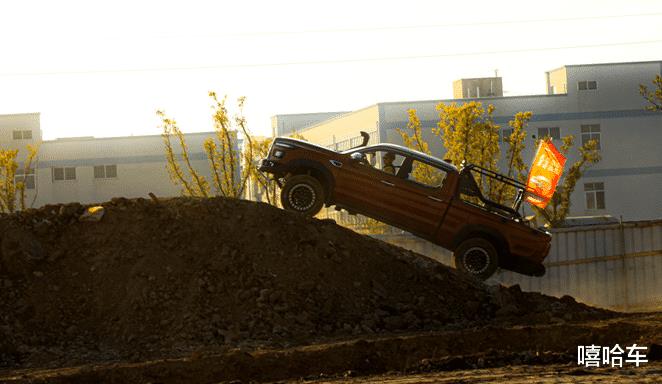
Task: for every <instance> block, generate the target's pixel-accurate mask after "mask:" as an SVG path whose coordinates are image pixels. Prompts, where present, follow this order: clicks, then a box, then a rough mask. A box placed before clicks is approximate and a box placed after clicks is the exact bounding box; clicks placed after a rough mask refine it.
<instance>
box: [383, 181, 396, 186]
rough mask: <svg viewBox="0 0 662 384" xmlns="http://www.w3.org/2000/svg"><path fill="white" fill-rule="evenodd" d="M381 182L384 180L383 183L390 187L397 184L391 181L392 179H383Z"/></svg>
mask: <svg viewBox="0 0 662 384" xmlns="http://www.w3.org/2000/svg"><path fill="white" fill-rule="evenodd" d="M381 182H382V184H386V185H388V186H389V187H393V186H395V184H393V183H391V182H390V181H386V180H381Z"/></svg>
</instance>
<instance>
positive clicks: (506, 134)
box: [501, 128, 513, 143]
mask: <svg viewBox="0 0 662 384" xmlns="http://www.w3.org/2000/svg"><path fill="white" fill-rule="evenodd" d="M512 134H513V129H512V128H504V129H502V130H501V142H502V143H507V142H508V139H510V136H511V135H512Z"/></svg>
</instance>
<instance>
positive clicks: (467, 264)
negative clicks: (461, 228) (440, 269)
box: [453, 237, 499, 280]
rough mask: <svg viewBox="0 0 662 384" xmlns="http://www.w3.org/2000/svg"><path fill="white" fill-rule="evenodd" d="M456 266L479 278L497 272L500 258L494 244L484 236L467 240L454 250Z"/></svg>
mask: <svg viewBox="0 0 662 384" xmlns="http://www.w3.org/2000/svg"><path fill="white" fill-rule="evenodd" d="M453 259H454V261H455V268H457V269H458V270H460V271H462V272H464V273H466V274H468V275H470V276H473V277H475V278H477V279H479V280H487V279H488V278H489V277H490V276H492V275H493V274H494V272H496V270H497V267H498V266H499V258H498V254H497V251H496V249H495V248H494V245H492V243H491V242H490V241H488V240H486V239H483V238H482V237H474V238H471V239H468V240H465V241H463V242H462V244H460V246H458V247H457V248H456V249H455V251H454V252H453Z"/></svg>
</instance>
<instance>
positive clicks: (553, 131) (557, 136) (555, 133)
mask: <svg viewBox="0 0 662 384" xmlns="http://www.w3.org/2000/svg"><path fill="white" fill-rule="evenodd" d="M538 137H539V138H541V139H542V138H543V137H549V138H551V139H552V140H561V129H560V128H559V127H549V128H538Z"/></svg>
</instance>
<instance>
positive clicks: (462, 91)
mask: <svg viewBox="0 0 662 384" xmlns="http://www.w3.org/2000/svg"><path fill="white" fill-rule="evenodd" d="M490 96H503V83H502V80H501V78H500V77H481V78H476V79H460V80H455V81H454V82H453V98H455V99H465V98H472V97H490Z"/></svg>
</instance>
